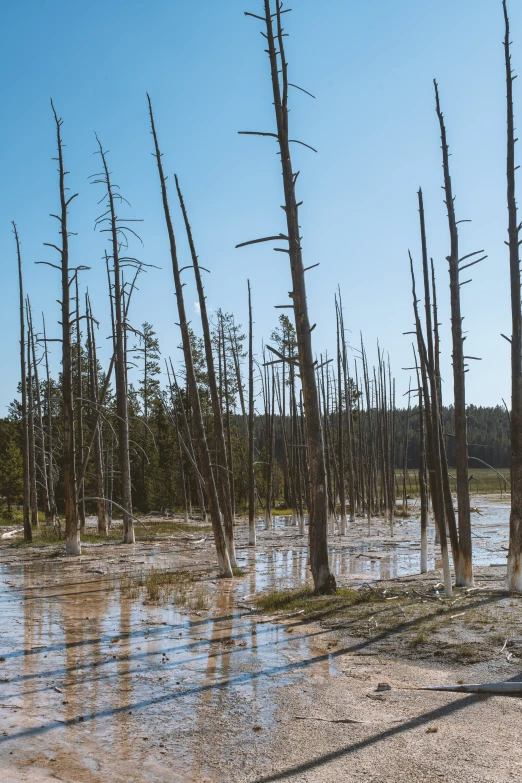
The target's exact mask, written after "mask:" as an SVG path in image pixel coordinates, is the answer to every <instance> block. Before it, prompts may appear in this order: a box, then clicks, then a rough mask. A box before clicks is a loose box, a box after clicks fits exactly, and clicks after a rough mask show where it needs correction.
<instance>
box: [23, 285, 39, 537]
mask: <svg viewBox="0 0 522 783" xmlns="http://www.w3.org/2000/svg"><path fill="white" fill-rule="evenodd" d="M25 306H26V313H27V431H28V435H29V498H30V503H31V525H32V527H33V528H34V527H38V494H37V491H36V438H35V431H34V383H33V361H32V358H31V344H32V341H33V335H32V332H31V315H30V309H29V298H28V297H27V298H26V300H25Z"/></svg>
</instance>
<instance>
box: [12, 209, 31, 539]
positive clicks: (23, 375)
mask: <svg viewBox="0 0 522 783" xmlns="http://www.w3.org/2000/svg"><path fill="white" fill-rule="evenodd" d="M13 233H14V236H15V242H16V256H17V261H18V284H19V294H20V303H19V307H20V386H21V389H22V417H21V429H22V461H23V479H24V497H23V524H24V541H25V542H26V543H31V541H32V540H33V532H32V529H31V518H30V512H29V507H30V502H31V501H30V494H29V492H30V490H29V431H28V426H27V370H26V366H25V339H26V333H25V300H24V283H23V276H22V254H21V251H20V238H19V236H18V229H17V227H16V223H15V222H14V221H13Z"/></svg>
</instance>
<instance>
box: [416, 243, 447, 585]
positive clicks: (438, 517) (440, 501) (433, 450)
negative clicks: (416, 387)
mask: <svg viewBox="0 0 522 783" xmlns="http://www.w3.org/2000/svg"><path fill="white" fill-rule="evenodd" d="M409 259H410V272H411V287H412V297H413V312H414V315H415V334H416V336H417V347H418V351H419V361H420V367H421V378H422V391H423V394H424V404H425V408H426V424H427V432H428V454H429V462H430V489H431V497H432V504H433V514H434V516H435V524H436V525H437V528H438V530H439V537H440V551H441V557H442V573H443V579H444V592H445V594H446V596H448V597H451V595H452V594H453V587H452V583H451V569H450V561H449V551H448V538H447V535H446V517H445V513H444V495H443V488H442V467H441V454H440V439H439V410H438V404H437V394H436V393H435V397H434V398H433V396H432V397H431V398H430V392H429V387H428V368H429V359H428V354H427V351H426V343H425V341H424V336H423V333H422V326H421V321H420V318H419V308H418V300H417V293H416V289H415V274H414V272H413V260H412V257H411V253H410V254H409ZM431 390H432V391H433V385H432V386H431Z"/></svg>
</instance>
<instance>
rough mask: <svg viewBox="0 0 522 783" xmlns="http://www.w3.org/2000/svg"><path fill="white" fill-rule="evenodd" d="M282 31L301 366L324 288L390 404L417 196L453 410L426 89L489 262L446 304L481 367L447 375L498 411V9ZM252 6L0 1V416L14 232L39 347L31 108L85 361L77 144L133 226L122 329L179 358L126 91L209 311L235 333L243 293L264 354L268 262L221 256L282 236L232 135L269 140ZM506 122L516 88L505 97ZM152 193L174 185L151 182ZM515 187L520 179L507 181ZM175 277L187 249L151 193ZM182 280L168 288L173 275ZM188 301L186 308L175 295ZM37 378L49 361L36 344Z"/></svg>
mask: <svg viewBox="0 0 522 783" xmlns="http://www.w3.org/2000/svg"><path fill="white" fill-rule="evenodd" d="M291 5H292V7H293V13H291V14H288V15H287V17H286V20H285V23H286V26H287V31H288V32H289V33H290V34H291V36H290V38H289V39H288V43H287V56H288V61H289V68H290V74H291V81H293V82H295V83H297V84H299V85H301V86H302V87H304V88H305V89H307V90H309V91H310V92H311V93H313V94H314V95H315V96H317V98H316V100H312V99H310V98H308V97H307V96H306V95H304V94H302V93H299V92H297V91H294V92H293V94H292V95H291V107H292V111H291V115H290V122H291V127H292V136H293V137H294V138H298V139H302V140H303V141H305V142H307V143H308V144H311V145H312V146H314V147H316V148H317V149H318V154H317V155H315V154H314V153H313V152H310V151H308V150H306V149H304V148H299V147H297V146H296V148H295V153H294V155H295V157H294V166H295V168H296V169H299V170H300V171H301V174H300V177H299V187H298V195H299V197H300V198H301V199H303V201H304V204H303V207H302V209H301V225H302V229H303V247H304V255H305V261H306V264H307V265H309V264H314V263H317V262H318V261H319V262H320V264H321V265H320V266H319V267H318V268H317V269H314V270H313V271H311V272H310V273H309V274H308V278H307V281H308V297H309V306H310V313H311V320H312V321H313V322H317V329H316V330H315V332H314V348H315V350H316V351H317V352H319V351H323V352H324V351H325V350H326V349H329V350H331V349H333V347H334V344H335V310H334V303H333V297H334V292H335V290H336V287H337V285H338V284H339V285H340V286H341V290H342V294H343V298H344V304H345V322H346V326H347V327H348V328H349V329H350V330H351V339H352V340H353V341H354V342H355V343H357V342H358V333H359V330H362V332H363V335H364V337H365V341H366V344H367V348H368V352H369V354H370V358H371V359H372V358H373V357H374V356H375V355H376V350H375V346H376V341H377V339H379V340H380V343H381V346H382V347H383V348H384V349H385V350H386V351H388V352H389V354H390V358H391V362H392V367H393V369H394V371H395V375H396V377H397V380H398V391H399V394H402V392H403V391H404V390H405V389H407V386H408V376H409V374H408V373H407V372H403V371H402V370H401V367H405V366H410V365H411V337H405V336H403V334H402V333H403V332H405V331H408V330H409V329H411V326H412V307H411V289H410V280H409V269H408V259H407V251H408V248H410V249H411V251H412V253H413V256H414V259H415V262H416V266H417V269H418V267H419V258H420V248H419V236H418V213H417V189H418V187H419V185H421V186H422V188H423V191H424V199H425V207H426V220H427V229H428V244H429V253H430V255H432V256H433V258H434V260H435V265H436V270H437V280H438V296H439V301H440V316H441V318H440V320H441V321H442V324H443V325H442V351H443V357H442V367H443V372H444V377H445V387H444V390H445V402H446V403H450V402H451V398H452V384H451V377H450V372H451V367H450V332H449V289H448V272H447V262H446V261H445V256H446V255H447V253H448V245H449V238H448V231H447V222H446V216H445V208H444V204H443V193H442V190H441V184H442V170H441V163H440V139H439V131H438V124H437V118H436V115H435V110H434V96H433V85H432V80H433V78H434V77H436V78H437V80H438V82H439V87H440V94H441V101H442V106H443V110H444V114H445V119H446V124H447V132H448V139H449V143H450V151H451V153H452V157H451V166H452V178H453V185H454V192H455V195H456V209H457V218H458V219H471V220H472V221H473V222H472V223H465V224H463V226H462V228H461V254H462V255H464V254H465V253H468V252H472V251H474V250H478V249H480V248H484V249H485V251H486V252H487V253H488V259H487V260H486V261H485V262H483V263H482V264H480V265H478V266H477V267H474V268H473V269H472V270H470V271H471V272H472V275H470V276H471V277H473V282H472V283H471V284H470V285H467V286H465V287H464V288H463V289H462V300H463V301H462V308H463V313H464V315H465V321H464V324H465V328H467V330H468V340H467V345H466V348H467V351H468V353H470V354H472V355H475V356H482V357H483V361H482V362H474V363H473V366H472V367H471V369H470V372H469V374H468V375H467V383H468V391H467V397H468V401H469V402H473V403H476V404H484V405H494V404H500V403H501V398H502V397H504V398H506V400H508V399H509V384H510V380H509V346H508V344H507V343H506V342H505V340H503V339H502V338H501V337H500V333H501V332H503V333H505V334H509V333H510V313H509V288H508V286H509V277H508V256H507V248H506V246H505V245H504V240H505V238H506V236H507V234H506V227H507V212H506V203H505V105H504V104H505V83H504V63H503V50H502V39H503V17H502V8H501V3H500V0H423V1H422V2H420V3H419V2H418V0H396V2H394V3H391V2H389V0H373V2H372V3H368V2H357V3H356V2H354V1H353V0H329V1H325V2H322V3H317V2H312V0H295V2H293V3H292V4H291ZM260 8H261V3H260V2H259V0H255V1H254V2H252V0H241V2H240V1H239V0H224V2H218V0H199V2H197V3H186V2H181V1H180V0H168V1H167V0H148V2H143V0H125V2H122V1H121V0H109V2H107V0H105V2H103V3H102V2H100V0H90V2H89V3H79V2H71V1H70V0H26V2H17V3H9V4H7V3H6V4H4V6H3V9H2V15H3V25H2V38H3V40H2V45H1V47H0V59H1V61H2V62H1V73H2V74H3V80H4V88H3V90H2V103H3V118H4V119H3V122H2V125H1V126H0V156H1V157H2V158H3V160H2V187H1V188H0V215H1V220H0V263H1V264H2V273H3V275H2V277H3V281H4V290H5V293H6V295H5V296H4V299H3V306H2V308H1V310H0V329H1V333H2V335H3V340H2V366H3V375H2V384H1V387H0V415H3V413H2V412H3V411H5V406H6V405H7V404H8V402H9V401H10V400H11V399H12V398H13V396H14V392H15V387H16V383H17V380H18V335H17V324H18V312H17V278H16V258H15V247H14V240H13V237H12V233H11V225H10V224H11V220H15V221H16V222H17V224H18V227H19V231H20V235H21V239H22V250H23V258H24V271H25V281H26V290H27V292H28V293H29V294H30V296H31V301H32V305H33V309H34V314H35V322H36V324H38V323H39V320H40V315H39V314H40V312H41V311H42V310H44V311H45V314H46V320H47V324H48V331H49V332H50V333H53V334H55V335H56V334H57V333H58V328H59V327H58V325H57V321H58V318H59V308H58V305H57V304H56V301H55V300H56V299H57V298H59V293H60V292H59V279H58V277H59V276H58V273H57V272H55V271H54V270H52V269H50V268H49V267H45V266H35V265H34V262H35V261H40V260H50V261H55V260H56V259H55V258H54V257H53V251H51V250H50V249H49V248H45V247H44V246H43V243H44V242H55V241H56V239H57V233H56V232H57V223H56V221H55V220H53V219H52V218H50V217H49V213H51V212H54V211H56V210H57V206H58V191H57V184H58V183H57V174H56V163H55V162H53V161H52V157H53V156H54V155H55V134H54V127H53V120H52V114H51V110H50V106H49V98H50V97H52V98H53V100H54V102H55V105H56V107H57V109H58V112H59V114H60V115H61V116H62V117H63V119H64V125H63V137H64V140H65V142H66V145H67V146H66V148H65V155H66V163H67V168H68V170H69V171H70V172H71V174H70V177H69V186H70V187H71V190H72V191H73V192H78V193H79V198H78V199H76V200H75V201H74V202H73V204H72V206H71V214H70V227H71V230H72V231H75V232H77V236H76V237H73V239H72V246H71V262H72V263H73V264H75V265H76V264H85V265H87V266H90V267H91V268H92V269H91V271H90V272H88V273H85V274H84V275H83V277H82V284H83V285H84V286H88V287H89V291H90V293H91V298H92V302H93V310H94V314H95V316H96V317H97V318H99V320H100V322H101V327H100V330H99V338H98V339H99V342H100V344H102V359H104V360H105V361H106V360H107V357H108V350H109V343H108V341H107V340H106V337H107V336H108V334H109V331H108V325H109V318H108V308H107V294H106V277H105V271H104V265H103V261H102V258H103V252H104V248H105V246H106V245H105V239H104V236H103V235H100V234H99V233H97V232H95V231H94V220H95V217H96V216H97V214H98V213H99V212H100V211H101V208H100V207H98V206H97V201H98V200H99V199H100V198H101V197H102V195H103V193H102V191H101V186H99V185H91V184H89V181H88V177H89V175H91V174H93V173H94V172H96V171H98V168H99V163H98V159H97V158H96V157H95V156H94V155H93V153H94V151H95V149H96V145H95V138H94V131H96V132H97V133H98V135H99V136H100V139H101V140H102V142H103V144H104V147H105V148H107V149H109V150H110V156H109V159H110V165H111V169H112V171H113V175H114V180H115V181H116V182H117V183H118V184H119V185H120V186H121V190H122V193H123V194H124V195H125V196H126V198H128V200H129V201H130V202H131V205H132V207H131V209H127V210H126V214H128V215H129V216H130V217H132V218H142V219H143V223H142V224H140V227H139V231H140V234H141V237H142V239H143V242H144V247H143V248H142V247H141V246H140V245H136V246H134V247H133V248H132V249H133V250H134V251H135V252H136V255H139V257H140V258H142V259H143V260H144V261H146V262H147V263H151V264H155V265H158V266H160V267H161V269H159V270H155V269H152V270H150V272H149V273H148V274H147V275H146V276H145V277H144V278H143V279H142V280H141V283H140V290H139V292H138V293H137V295H136V298H135V300H134V302H133V305H132V312H131V320H132V322H133V323H134V324H135V325H136V326H138V325H139V324H141V323H142V322H143V321H144V320H148V321H150V322H151V323H152V324H153V326H154V328H155V330H156V332H157V334H158V337H159V339H160V345H161V349H162V353H163V355H165V356H168V355H172V357H173V358H174V360H179V358H180V357H179V351H178V350H177V346H178V344H179V342H180V339H179V332H178V328H177V327H176V326H175V322H176V321H177V314H176V309H175V299H174V293H173V284H172V271H171V266H170V260H169V255H168V244H167V237H166V231H165V226H164V219H163V214H162V209H161V201H160V193H159V187H158V177H157V171H156V168H155V161H154V159H153V158H152V157H151V154H150V153H151V151H152V139H151V136H150V132H149V131H150V129H149V125H148V117H147V107H146V97H145V93H146V91H149V93H150V94H151V98H152V100H153V104H154V109H155V115H156V121H157V129H158V134H159V138H160V143H161V146H162V150H163V153H164V165H165V168H166V171H167V172H168V173H169V175H170V180H173V177H172V175H173V173H174V172H176V173H177V174H178V176H179V177H180V182H181V187H182V189H183V192H184V196H185V200H186V205H187V209H188V210H189V215H190V219H191V222H192V227H193V231H194V238H195V242H196V246H197V249H198V253H199V256H200V261H201V263H202V264H203V265H204V266H207V267H208V268H209V269H210V270H211V274H210V275H209V276H207V277H206V286H207V289H206V290H207V297H208V302H209V306H210V307H211V308H217V307H222V308H223V309H224V310H225V311H229V312H234V314H235V315H236V320H237V321H238V322H239V323H242V324H243V325H246V323H247V278H250V280H251V284H252V291H253V304H254V310H255V322H256V323H255V329H256V342H257V345H258V346H259V347H260V344H261V339H262V338H263V337H264V338H265V339H267V338H268V336H269V334H270V331H271V329H272V328H273V327H274V325H275V322H276V319H277V316H278V314H279V312H280V311H277V310H275V309H274V305H277V304H282V303H285V302H286V301H287V292H288V290H289V280H290V277H289V270H288V260H287V258H286V257H285V256H284V255H283V254H281V253H274V252H273V251H272V250H271V247H270V246H268V245H261V246H258V247H254V248H246V249H243V250H235V249H234V246H235V245H236V244H237V243H238V242H241V241H244V240H247V239H251V238H254V237H258V236H264V235H268V234H272V233H278V232H279V231H282V230H283V229H284V223H283V219H284V215H283V212H282V210H281V209H280V208H279V205H280V204H281V203H282V188H281V178H280V171H279V162H278V158H277V157H276V154H275V152H276V150H275V141H274V140H271V139H261V138H252V137H245V136H239V135H238V134H237V131H238V130H266V131H271V130H273V127H274V118H273V107H272V105H271V96H270V82H269V73H268V60H267V58H266V55H265V54H264V53H263V48H264V47H263V39H262V38H261V36H260V34H259V30H260V23H259V22H257V21H256V20H253V19H247V18H245V17H244V15H243V11H244V10H250V11H253V12H257V13H259V11H260ZM510 15H511V23H512V39H513V41H514V46H513V60H514V66H515V68H516V69H517V70H518V71H522V5H521V4H519V3H515V2H513V0H512V1H511V3H510ZM514 87H515V100H516V114H517V117H520V116H522V81H521V80H516V81H515V83H514ZM172 184H173V183H172ZM521 187H522V183H521ZM171 205H172V208H173V212H174V215H175V225H176V227H177V229H178V236H179V246H180V253H181V257H182V259H185V258H187V246H186V242H185V239H184V237H183V234H182V223H181V220H180V215H179V211H178V209H177V206H176V204H175V200H174V193H173V191H172V189H171ZM185 274H187V273H185ZM186 280H187V286H186V288H185V292H186V296H187V305H188V309H189V311H190V312H192V313H193V319H194V325H195V326H197V315H196V312H195V308H194V302H195V300H196V298H197V297H196V293H195V289H194V286H193V284H192V281H191V280H190V277H189V276H187V278H186ZM53 365H54V367H55V369H57V368H58V365H59V355H58V349H57V345H55V346H54V347H53Z"/></svg>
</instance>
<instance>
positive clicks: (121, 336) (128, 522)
mask: <svg viewBox="0 0 522 783" xmlns="http://www.w3.org/2000/svg"><path fill="white" fill-rule="evenodd" d="M97 141H98V152H99V154H100V157H101V160H102V166H103V171H102V173H101V175H100V178H99V179H97V180H95V182H100V183H102V184H103V185H105V186H106V188H107V194H106V195H107V207H108V209H107V212H105V213H104V214H103V215H102V216H101V217H100V218H98V220H97V225H101V224H102V223H105V222H107V223H108V226H109V227H108V229H107V230H108V232H109V236H110V243H111V254H110V257H112V263H113V287H114V329H115V347H116V351H115V354H116V359H115V363H114V364H115V370H116V410H117V414H118V451H119V458H120V479H121V504H122V507H123V543H124V544H134V542H135V535H134V519H133V516H132V485H131V469H130V444H129V405H128V395H127V352H126V336H125V334H126V330H125V327H126V307H125V304H124V288H123V285H122V274H121V266H120V261H121V259H120V252H121V248H122V246H126V232H127V231H128V230H129V229H127V228H126V227H125V226H124V225H123V224H122V221H121V219H120V218H119V217H118V215H117V211H116V201H117V200H119V201H120V202H121V200H122V196H120V194H119V193H118V192H117V191H116V190H115V187H114V185H113V183H112V181H111V176H110V172H109V168H108V165H107V159H106V154H105V152H104V150H103V147H102V145H101V143H100V141H99V139H98V138H97ZM133 233H134V232H133ZM124 261H125V262H126V263H127V264H133V265H134V264H135V263H137V262H136V260H135V259H130V258H125V259H124Z"/></svg>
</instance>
